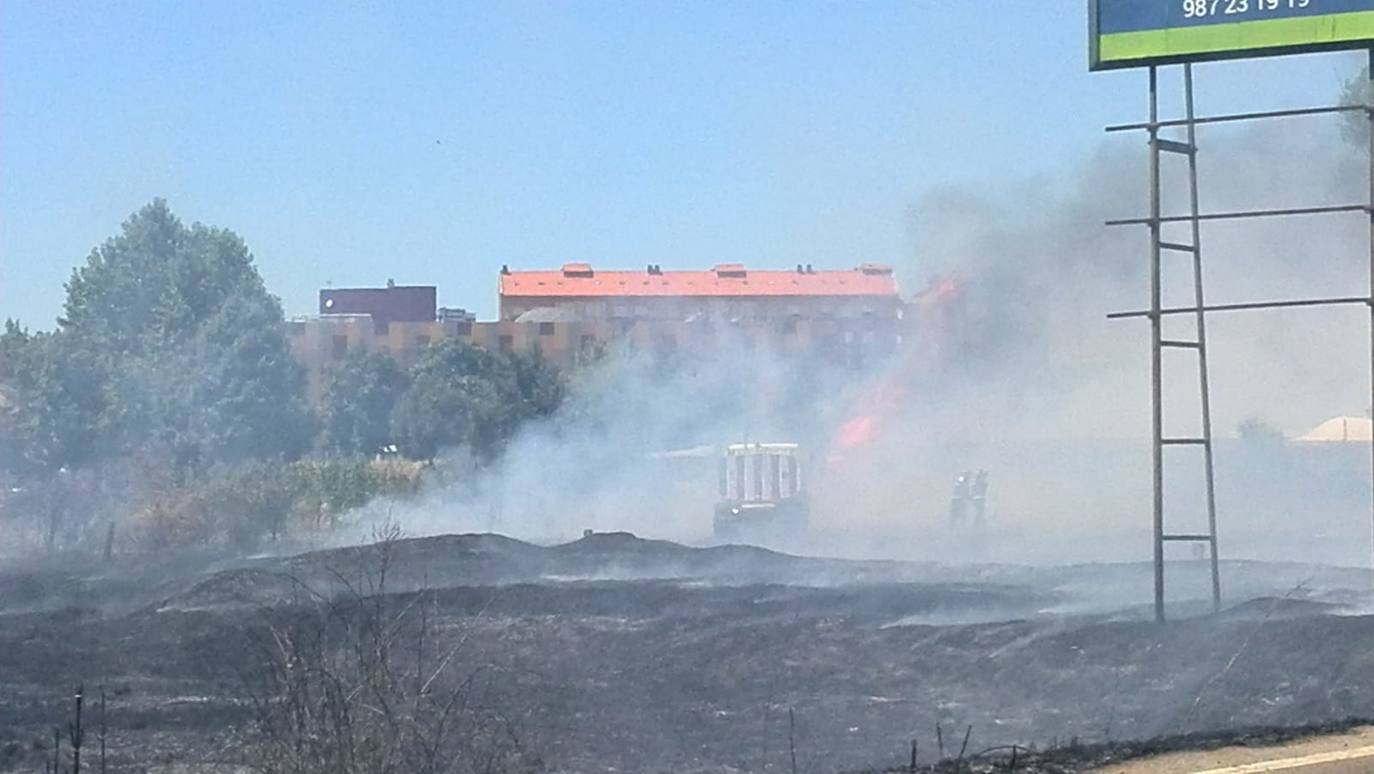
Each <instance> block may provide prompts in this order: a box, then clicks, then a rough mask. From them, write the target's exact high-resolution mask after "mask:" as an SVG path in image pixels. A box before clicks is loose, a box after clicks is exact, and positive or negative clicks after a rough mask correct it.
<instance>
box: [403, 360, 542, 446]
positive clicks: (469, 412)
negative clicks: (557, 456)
mask: <svg viewBox="0 0 1374 774" xmlns="http://www.w3.org/2000/svg"><path fill="white" fill-rule="evenodd" d="M410 377H411V378H410V386H409V387H408V388H407V389H406V391H405V394H403V395H402V396H401V399H400V401H398V403H397V405H396V410H395V411H394V412H393V414H392V434H393V437H394V438H396V441H397V443H398V444H399V445H400V447H401V451H402V452H403V453H404V454H406V455H407V456H409V457H412V458H422V459H425V458H430V457H433V456H434V455H435V454H436V453H438V452H439V451H441V450H443V449H445V448H449V447H463V448H467V449H469V450H471V451H472V452H473V453H474V454H475V455H476V456H477V457H478V458H479V459H482V460H490V459H492V458H494V457H495V456H497V455H498V454H500V453H501V451H502V449H504V448H505V445H506V442H507V441H509V440H510V437H511V436H512V435H513V434H514V433H515V431H516V430H517V429H518V428H519V427H520V425H521V424H522V423H523V422H525V421H527V420H530V419H535V418H538V417H545V416H549V415H550V414H552V413H553V412H554V411H555V410H556V409H557V408H558V407H559V406H560V405H561V404H562V402H563V399H564V397H565V395H566V392H567V389H566V385H565V383H564V380H563V377H562V375H561V374H560V373H559V372H558V370H557V369H556V368H554V367H553V366H552V365H550V364H549V363H548V362H547V361H546V360H544V359H543V358H541V357H540V355H539V353H538V351H531V352H526V353H512V354H499V355H498V354H493V353H491V352H487V351H486V350H483V349H479V348H477V347H474V346H472V345H470V344H467V343H464V342H461V341H458V340H456V339H445V340H442V341H440V342H438V343H436V344H434V345H431V346H430V347H429V349H428V350H426V351H425V355H424V357H422V358H421V360H420V362H419V363H417V364H416V365H415V368H414V369H412V370H411V374H410Z"/></svg>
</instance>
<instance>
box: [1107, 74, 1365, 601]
mask: <svg viewBox="0 0 1374 774" xmlns="http://www.w3.org/2000/svg"><path fill="white" fill-rule="evenodd" d="M1370 56H1371V77H1374V51H1371V53H1370ZM1149 84H1150V85H1149V89H1150V95H1149V115H1150V118H1149V121H1148V122H1146V123H1137V124H1121V125H1117V126H1109V127H1107V131H1109V132H1118V131H1130V130H1136V131H1138V130H1144V131H1145V132H1146V133H1147V134H1148V135H1149V154H1150V182H1149V185H1150V205H1149V206H1150V212H1149V215H1148V216H1147V217H1144V218H1126V219H1120V220H1110V221H1107V225H1108V226H1128V225H1137V226H1147V227H1148V228H1149V232H1150V308H1149V309H1146V310H1140V311H1131V312H1117V313H1113V314H1110V315H1108V317H1109V318H1112V319H1121V318H1145V319H1148V320H1149V321H1150V376H1151V425H1152V447H1153V448H1152V451H1153V454H1152V457H1153V489H1154V501H1153V508H1152V516H1153V526H1154V586H1155V589H1154V592H1155V593H1154V602H1155V619H1156V620H1158V621H1163V620H1164V601H1165V594H1164V588H1165V584H1164V546H1165V544H1166V543H1169V542H1194V543H1206V544H1207V545H1208V547H1209V549H1210V553H1211V557H1210V559H1211V575H1212V606H1213V609H1214V610H1219V609H1220V607H1221V575H1220V569H1219V565H1218V550H1217V513H1216V487H1215V483H1216V478H1215V474H1214V464H1213V463H1214V456H1213V437H1212V409H1211V395H1210V391H1211V385H1210V382H1209V379H1208V372H1207V323H1206V315H1207V313H1209V312H1233V311H1247V310H1259V309H1284V308H1296V307H1311V306H1331V305H1338V304H1359V305H1364V306H1367V307H1368V308H1369V310H1370V396H1371V405H1374V106H1369V105H1340V106H1334V107H1315V108H1299V109H1292V110H1274V111H1264V112H1254V113H1235V114H1230V115H1219V116H1208V117H1201V118H1200V117H1198V116H1197V115H1196V114H1195V112H1194V100H1193V71H1192V65H1191V64H1188V63H1185V64H1183V88H1184V108H1185V117H1184V118H1182V119H1170V120H1161V119H1160V117H1159V67H1158V66H1154V65H1152V66H1151V67H1150V68H1149ZM1350 112H1362V113H1364V114H1365V115H1366V117H1367V118H1368V119H1369V125H1370V148H1369V163H1370V174H1369V185H1370V190H1369V199H1368V200H1367V201H1365V202H1362V203H1359V204H1340V205H1329V206H1319V207H1287V208H1280V209H1264V210H1246V211H1232V212H1212V213H1203V212H1202V211H1201V208H1200V205H1199V198H1198V168H1197V154H1198V145H1197V127H1198V126H1199V125H1202V124H1219V123H1231V122H1240V121H1254V120H1260V119H1271V118H1296V117H1307V116H1317V115H1329V114H1335V113H1350ZM1178 127H1181V128H1183V130H1184V132H1185V136H1184V138H1183V139H1182V140H1176V139H1169V138H1165V137H1162V136H1161V134H1160V133H1161V130H1162V129H1168V128H1178ZM1165 154H1178V155H1182V156H1184V157H1185V158H1186V160H1187V164H1188V198H1189V206H1188V211H1187V213H1186V214H1180V215H1166V214H1164V211H1163V191H1162V188H1163V186H1162V183H1161V163H1160V162H1161V158H1162V157H1163V156H1164V155H1165ZM1341 213H1360V214H1362V215H1364V216H1365V217H1366V218H1368V220H1369V227H1370V246H1369V250H1370V253H1369V288H1370V290H1369V294H1368V295H1365V296H1347V297H1340V298H1307V299H1288V300H1278V301H1256V302H1247V303H1236V304H1214V305H1211V306H1208V305H1207V303H1206V299H1205V297H1204V295H1203V281H1202V278H1203V275H1202V223H1203V222H1204V221H1221V220H1239V219H1250V218H1269V217H1287V216H1298V215H1331V214H1341ZM1166 224H1187V226H1188V231H1189V241H1187V242H1173V241H1169V240H1167V239H1165V238H1164V227H1165V225H1166ZM1165 256H1170V257H1171V258H1172V257H1173V256H1191V258H1192V260H1191V267H1192V274H1193V305H1192V306H1184V307H1168V308H1166V307H1164V306H1163V278H1162V275H1163V271H1162V270H1163V263H1164V261H1165V260H1168V259H1166V258H1165ZM1185 260H1186V257H1185ZM1170 315H1189V316H1192V317H1193V318H1194V320H1195V328H1194V336H1193V338H1191V339H1187V338H1184V339H1166V338H1164V335H1163V333H1164V328H1163V321H1164V318H1165V317H1167V316H1170ZM1166 349H1182V350H1188V351H1192V352H1195V353H1196V355H1197V358H1198V377H1199V378H1198V382H1199V384H1198V389H1199V391H1200V397H1201V404H1200V408H1201V434H1200V435H1198V436H1170V435H1166V434H1165V432H1164V410H1163V398H1164V389H1163V388H1164V358H1163V353H1164V350H1166ZM1179 446H1200V447H1201V448H1202V452H1203V466H1204V474H1205V482H1206V494H1205V497H1206V509H1207V531H1206V532H1205V533H1175V532H1169V531H1167V530H1166V528H1165V523H1166V520H1165V502H1166V500H1165V496H1164V495H1165V491H1164V482H1165V477H1164V463H1165V452H1166V451H1167V450H1169V449H1172V448H1174V447H1179ZM1371 486H1372V487H1374V449H1372V451H1371ZM1371 505H1372V506H1374V499H1372V500H1371ZM1371 529H1374V519H1372V520H1371ZM1372 550H1374V549H1372Z"/></svg>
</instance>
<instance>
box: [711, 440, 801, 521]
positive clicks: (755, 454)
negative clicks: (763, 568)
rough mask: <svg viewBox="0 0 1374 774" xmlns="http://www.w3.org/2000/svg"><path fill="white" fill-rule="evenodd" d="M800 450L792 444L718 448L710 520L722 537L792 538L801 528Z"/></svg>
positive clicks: (751, 444) (753, 444) (744, 444)
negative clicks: (716, 497)
mask: <svg viewBox="0 0 1374 774" xmlns="http://www.w3.org/2000/svg"><path fill="white" fill-rule="evenodd" d="M801 457H802V455H801V449H800V447H799V445H798V444H795V443H735V444H729V445H728V446H725V447H724V448H723V449H722V450H721V455H720V459H719V463H718V465H719V471H718V472H719V480H720V500H719V501H718V502H717V503H716V512H715V519H714V522H713V527H714V532H715V536H716V537H717V538H719V539H723V540H740V539H746V540H758V539H767V538H788V537H794V536H796V535H798V534H800V533H802V532H804V531H805V530H806V525H807V519H808V515H809V514H808V510H809V509H808V505H807V498H806V490H805V488H804V487H803V485H802V459H801Z"/></svg>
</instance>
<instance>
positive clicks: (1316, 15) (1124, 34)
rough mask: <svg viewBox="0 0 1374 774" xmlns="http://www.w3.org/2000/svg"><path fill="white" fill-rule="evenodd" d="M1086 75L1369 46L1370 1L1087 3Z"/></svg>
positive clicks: (1373, 23) (1373, 41) (1372, 40)
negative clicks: (1087, 41) (1118, 70)
mask: <svg viewBox="0 0 1374 774" xmlns="http://www.w3.org/2000/svg"><path fill="white" fill-rule="evenodd" d="M1088 20H1089V21H1088V23H1089V27H1090V30H1089V32H1090V36H1091V43H1090V46H1091V59H1090V63H1089V67H1090V68H1091V69H1093V70H1110V69H1115V68H1121V67H1140V66H1142V65H1153V64H1173V63H1177V62H1197V61H1204V60H1209V59H1233V58H1240V57H1255V56H1275V55H1278V54H1297V53H1303V52H1307V51H1329V50H1333V49H1341V48H1370V47H1371V46H1374V0H1088Z"/></svg>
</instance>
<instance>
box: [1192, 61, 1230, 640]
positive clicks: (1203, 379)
mask: <svg viewBox="0 0 1374 774" xmlns="http://www.w3.org/2000/svg"><path fill="white" fill-rule="evenodd" d="M1183 94H1184V100H1185V102H1186V103H1187V104H1186V105H1185V108H1186V110H1187V116H1188V144H1189V145H1190V146H1192V147H1193V152H1192V153H1191V154H1189V155H1188V187H1189V194H1190V196H1191V200H1192V211H1193V215H1197V214H1198V187H1197V124H1196V123H1194V122H1193V118H1194V116H1195V115H1196V114H1195V113H1194V112H1193V65H1192V63H1185V64H1184V65H1183ZM1193 297H1194V298H1195V299H1196V305H1197V360H1198V363H1197V370H1198V382H1199V386H1200V387H1201V388H1202V437H1203V439H1204V443H1203V445H1202V454H1203V463H1204V465H1206V479H1207V532H1208V541H1207V542H1208V544H1209V545H1210V546H1211V553H1212V612H1214V613H1219V612H1221V567H1220V564H1219V559H1218V558H1217V496H1216V491H1217V490H1216V476H1215V475H1214V473H1213V467H1212V462H1213V457H1212V397H1211V387H1210V383H1209V381H1208V378H1207V314H1206V313H1205V312H1203V311H1202V310H1203V307H1204V306H1206V304H1204V303H1203V297H1202V223H1201V222H1199V221H1198V220H1197V218H1194V219H1193Z"/></svg>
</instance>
